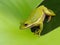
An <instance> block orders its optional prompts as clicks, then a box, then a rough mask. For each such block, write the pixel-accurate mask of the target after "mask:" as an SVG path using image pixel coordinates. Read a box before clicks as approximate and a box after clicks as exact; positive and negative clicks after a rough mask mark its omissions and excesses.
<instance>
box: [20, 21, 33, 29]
mask: <svg viewBox="0 0 60 45" xmlns="http://www.w3.org/2000/svg"><path fill="white" fill-rule="evenodd" d="M32 26H33V23H32V22H31V21H25V22H24V23H22V24H21V25H20V29H26V28H31V27H32Z"/></svg>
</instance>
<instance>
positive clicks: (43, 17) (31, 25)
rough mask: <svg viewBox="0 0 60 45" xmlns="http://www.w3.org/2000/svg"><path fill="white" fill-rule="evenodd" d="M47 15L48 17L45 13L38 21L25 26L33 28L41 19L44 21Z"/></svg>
mask: <svg viewBox="0 0 60 45" xmlns="http://www.w3.org/2000/svg"><path fill="white" fill-rule="evenodd" d="M45 17H46V15H45V14H44V15H41V17H40V18H39V19H38V20H37V21H36V22H34V23H32V24H30V25H28V26H26V27H25V28H31V27H33V25H36V24H38V23H39V22H40V21H41V20H42V22H43V21H44V19H45Z"/></svg>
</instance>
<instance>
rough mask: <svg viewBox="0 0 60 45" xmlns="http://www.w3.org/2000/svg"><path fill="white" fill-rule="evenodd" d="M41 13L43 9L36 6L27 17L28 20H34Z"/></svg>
mask: <svg viewBox="0 0 60 45" xmlns="http://www.w3.org/2000/svg"><path fill="white" fill-rule="evenodd" d="M42 14H43V10H42V9H41V8H36V9H34V10H33V11H32V13H31V15H30V17H29V20H30V21H31V22H35V21H37V20H38V19H39V18H40V17H41V16H42Z"/></svg>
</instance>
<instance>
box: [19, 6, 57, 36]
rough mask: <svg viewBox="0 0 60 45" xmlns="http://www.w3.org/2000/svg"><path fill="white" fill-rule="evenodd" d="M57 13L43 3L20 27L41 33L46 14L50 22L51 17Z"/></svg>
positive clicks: (37, 33)
mask: <svg viewBox="0 0 60 45" xmlns="http://www.w3.org/2000/svg"><path fill="white" fill-rule="evenodd" d="M55 15H56V14H55V12H54V11H52V10H51V9H48V8H47V7H45V6H44V5H41V6H39V7H38V8H35V9H33V10H32V12H31V14H30V15H29V17H28V18H27V20H25V22H24V23H23V24H21V25H20V29H21V30H23V29H27V28H29V29H30V30H31V31H32V32H33V33H34V34H35V35H41V32H42V30H43V24H44V20H45V18H46V16H48V20H47V22H50V20H51V18H52V17H53V16H55Z"/></svg>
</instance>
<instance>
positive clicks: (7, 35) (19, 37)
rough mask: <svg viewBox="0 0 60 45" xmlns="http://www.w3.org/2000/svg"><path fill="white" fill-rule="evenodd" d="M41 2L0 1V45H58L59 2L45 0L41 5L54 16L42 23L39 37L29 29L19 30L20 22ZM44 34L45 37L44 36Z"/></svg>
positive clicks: (22, 0)
mask: <svg viewBox="0 0 60 45" xmlns="http://www.w3.org/2000/svg"><path fill="white" fill-rule="evenodd" d="M42 1H43V0H0V45H60V40H59V39H60V36H59V35H60V21H59V19H60V18H59V17H60V13H59V12H60V1H59V0H58V1H56V0H45V1H44V2H43V3H42V4H43V5H45V6H46V7H48V8H49V9H52V10H53V11H54V12H55V13H56V16H55V17H52V20H51V22H49V23H48V24H47V23H44V30H43V31H42V36H41V37H36V36H35V35H34V34H33V33H32V32H31V31H30V30H29V29H26V30H20V29H19V26H20V22H23V21H24V20H26V19H27V17H28V16H29V14H30V12H31V11H32V9H34V8H36V7H37V6H38V5H39V4H41V2H42ZM44 34H45V35H44Z"/></svg>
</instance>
